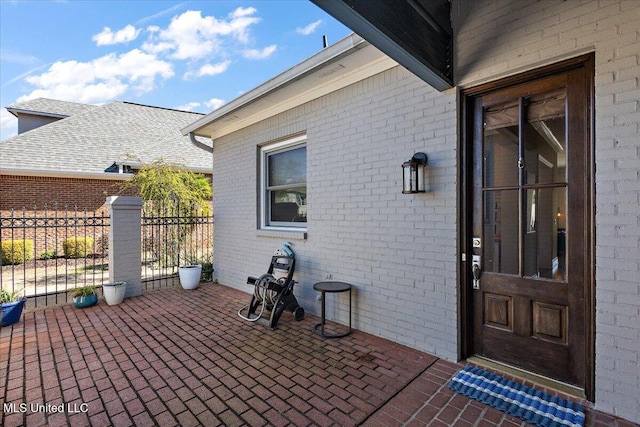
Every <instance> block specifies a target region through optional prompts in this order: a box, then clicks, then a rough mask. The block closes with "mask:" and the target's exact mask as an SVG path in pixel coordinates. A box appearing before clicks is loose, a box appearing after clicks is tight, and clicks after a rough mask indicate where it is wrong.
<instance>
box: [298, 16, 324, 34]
mask: <svg viewBox="0 0 640 427" xmlns="http://www.w3.org/2000/svg"><path fill="white" fill-rule="evenodd" d="M320 24H322V19H318V20H317V21H315V22H312V23H311V24H309V25H307V26H306V27H298V28H296V33H298V34H302V35H303V36H308V35H310V34H313V33H314V32H315V31H316V29H317V28H318V26H320Z"/></svg>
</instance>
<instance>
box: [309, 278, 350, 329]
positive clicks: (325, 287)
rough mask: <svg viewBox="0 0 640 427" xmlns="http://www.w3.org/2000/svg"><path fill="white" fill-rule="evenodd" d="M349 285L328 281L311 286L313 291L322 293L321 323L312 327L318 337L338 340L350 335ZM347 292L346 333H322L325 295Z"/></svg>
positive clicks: (324, 317) (324, 320)
mask: <svg viewBox="0 0 640 427" xmlns="http://www.w3.org/2000/svg"><path fill="white" fill-rule="evenodd" d="M351 287H352V286H351V285H350V284H349V283H345V282H334V281H328V282H318V283H316V284H314V285H313V289H315V290H316V291H318V292H322V317H321V319H322V320H321V322H320V323H318V324H317V325H315V326H314V328H313V331H314V332H316V333H318V334H319V335H322V336H323V337H325V338H340V337H344V336H347V335H349V334H350V333H351ZM347 291H349V330H347V332H344V333H341V334H327V333H325V331H324V325H325V322H326V316H325V309H326V304H325V297H326V296H325V294H326V293H337V292H347ZM318 328H320V331H318Z"/></svg>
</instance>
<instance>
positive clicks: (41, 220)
mask: <svg viewBox="0 0 640 427" xmlns="http://www.w3.org/2000/svg"><path fill="white" fill-rule="evenodd" d="M109 227H110V218H109V216H108V215H107V214H106V212H105V210H104V209H102V210H99V211H97V212H87V211H86V210H83V211H79V210H78V209H76V208H74V209H73V210H71V209H69V208H68V207H67V206H65V207H64V208H62V209H58V207H57V206H53V207H51V208H49V207H47V206H45V207H44V209H41V210H38V209H37V208H33V209H31V210H27V209H22V210H21V211H14V210H11V211H9V212H0V253H1V254H2V256H1V257H0V258H1V259H0V270H1V273H2V274H1V275H0V288H3V289H5V290H8V291H10V292H14V291H22V292H23V294H24V296H26V297H27V298H28V299H29V307H31V308H33V307H42V306H48V305H58V304H63V303H67V302H71V301H72V296H71V292H72V291H73V289H75V288H77V287H80V286H85V285H92V286H96V287H97V288H98V292H99V293H100V292H101V287H102V284H103V283H106V282H107V281H108V280H109V254H108V249H109V248H108V246H109ZM141 234H142V241H141V248H142V254H141V258H142V267H141V279H142V284H143V286H144V289H157V288H162V287H167V286H175V285H177V284H178V283H179V280H178V267H179V266H181V265H185V264H195V263H198V264H202V266H203V274H202V279H203V280H205V281H206V280H210V279H211V276H212V272H213V271H212V267H211V266H212V258H213V216H211V215H210V213H208V212H204V211H203V212H190V211H188V210H187V211H184V210H181V209H178V208H176V207H175V206H171V205H167V206H162V207H160V208H158V207H153V206H151V205H148V204H147V205H146V206H145V210H143V212H142V220H141ZM77 242H80V243H77ZM82 242H86V245H85V244H84V243H82ZM70 247H75V248H76V249H77V248H78V247H81V248H82V250H81V251H80V252H78V251H76V252H75V253H71V252H72V250H73V248H70Z"/></svg>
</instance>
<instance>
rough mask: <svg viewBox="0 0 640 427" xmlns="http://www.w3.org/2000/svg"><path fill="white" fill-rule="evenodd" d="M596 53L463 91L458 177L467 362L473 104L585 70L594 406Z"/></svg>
mask: <svg viewBox="0 0 640 427" xmlns="http://www.w3.org/2000/svg"><path fill="white" fill-rule="evenodd" d="M594 64H595V60H594V54H593V53H591V54H587V55H582V56H578V57H575V58H571V59H568V60H565V61H561V62H558V63H554V64H552V65H548V66H545V67H541V68H537V69H534V70H530V71H526V72H523V73H520V74H517V75H513V76H509V77H506V78H503V79H500V80H496V81H492V82H489V83H485V84H481V85H479V86H474V87H471V88H465V89H461V90H460V94H459V96H460V109H459V112H460V114H459V115H458V117H459V122H458V128H459V132H460V138H459V139H458V152H459V153H460V162H459V163H458V165H459V170H458V177H459V184H458V206H459V208H460V209H459V210H458V220H459V224H460V227H459V228H458V242H459V246H460V253H461V259H460V263H459V271H458V277H459V278H460V280H459V282H458V286H459V288H458V291H459V292H458V330H459V337H458V358H459V359H460V360H464V359H466V358H468V357H471V356H473V355H474V350H473V328H472V326H473V324H472V322H473V304H472V283H471V254H472V242H471V237H472V236H471V230H472V224H473V204H472V196H473V168H474V165H473V155H472V154H473V111H474V110H473V109H474V105H473V104H474V99H475V98H476V97H478V96H482V95H485V94H487V93H490V92H493V91H496V90H501V89H505V88H508V87H510V86H515V85H519V84H522V83H527V82H531V81H533V80H537V79H540V78H545V77H549V76H552V75H555V74H559V73H565V72H568V71H571V70H575V69H579V68H583V69H584V70H585V77H586V91H585V92H586V94H587V99H586V103H587V113H586V117H585V122H586V124H587V130H586V132H585V138H588V139H589V140H588V141H587V144H585V145H586V146H588V147H589V150H590V152H589V154H588V156H587V158H588V159H589V161H588V164H585V166H584V167H585V171H584V172H585V179H586V180H587V182H586V188H587V191H586V194H585V197H586V200H585V204H586V206H588V208H587V211H586V212H585V217H586V218H585V219H586V224H587V225H586V226H585V229H584V230H583V233H584V238H585V240H584V241H585V247H584V263H585V270H584V271H585V280H584V296H585V301H584V304H585V306H584V313H585V335H586V336H585V355H584V357H585V371H586V372H585V373H584V378H585V390H584V393H585V397H586V398H587V399H588V400H590V401H592V402H593V401H595V244H596V242H595V221H594V218H595V158H594V154H595V149H594V148H595V133H594V128H595V126H594V118H595V111H594V110H595V96H594V76H595V65H594Z"/></svg>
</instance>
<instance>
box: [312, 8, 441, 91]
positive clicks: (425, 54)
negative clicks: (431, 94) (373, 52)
mask: <svg viewBox="0 0 640 427" xmlns="http://www.w3.org/2000/svg"><path fill="white" fill-rule="evenodd" d="M311 1H312V2H313V3H314V4H316V5H317V6H318V7H320V8H321V9H323V10H324V11H325V12H327V13H328V14H330V15H331V16H333V17H334V18H336V19H337V20H338V21H340V22H342V23H343V24H344V25H346V26H347V27H349V28H351V29H352V30H353V31H354V32H356V33H357V34H359V35H360V36H362V37H364V38H365V39H366V40H367V41H369V42H370V43H371V44H372V45H374V46H376V47H377V48H378V49H380V50H381V51H382V52H384V53H386V54H387V55H389V56H390V57H391V58H393V59H395V60H396V61H398V63H399V64H400V65H402V66H404V67H405V68H407V69H408V70H409V71H411V72H412V73H414V74H415V75H417V76H418V77H420V78H421V79H422V80H424V81H425V82H427V83H428V84H429V85H431V86H432V87H434V88H435V89H437V90H439V91H443V90H446V89H450V88H451V87H453V66H452V57H453V54H452V52H453V47H452V46H453V30H452V27H451V18H450V3H449V0H393V1H389V0H311Z"/></svg>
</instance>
